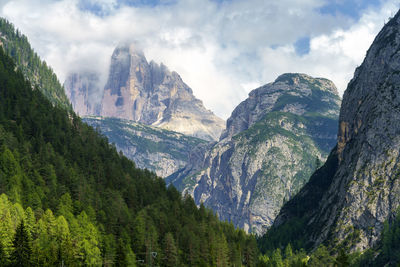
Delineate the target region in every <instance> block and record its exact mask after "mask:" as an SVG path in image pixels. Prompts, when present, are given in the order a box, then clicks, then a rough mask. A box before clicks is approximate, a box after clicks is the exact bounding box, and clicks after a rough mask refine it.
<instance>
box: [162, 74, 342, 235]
mask: <svg viewBox="0 0 400 267" xmlns="http://www.w3.org/2000/svg"><path fill="white" fill-rule="evenodd" d="M339 104H340V99H339V96H338V94H337V90H336V88H335V86H334V85H333V83H332V82H331V81H329V80H326V79H320V78H312V77H310V76H307V75H304V74H284V75H281V76H279V77H278V78H277V79H276V80H275V82H273V83H270V84H267V85H265V86H262V87H260V88H258V89H255V90H253V91H252V92H251V93H250V94H249V97H248V99H246V100H245V101H244V102H242V103H241V104H240V105H239V106H238V107H237V108H236V109H235V110H234V111H233V112H232V116H231V117H230V118H229V119H228V121H227V129H226V131H224V133H223V134H222V136H221V139H222V140H221V141H220V142H218V143H216V144H210V145H208V146H199V147H197V149H196V150H194V151H193V152H192V153H191V157H190V159H189V164H188V165H187V166H186V167H185V168H183V169H181V170H179V171H178V172H176V173H175V174H173V175H171V176H170V177H168V178H167V179H168V181H169V182H172V183H173V184H174V185H175V186H177V187H178V188H179V189H181V190H182V191H183V192H184V193H189V194H191V195H192V196H193V197H194V199H195V201H196V203H197V204H200V203H201V202H204V204H205V205H206V206H208V207H211V208H212V209H213V210H215V211H216V212H217V213H218V214H219V216H220V218H221V219H223V220H229V221H232V222H234V224H235V225H237V226H239V227H242V228H244V229H245V230H246V231H252V232H255V233H258V234H260V233H263V232H264V231H265V228H266V227H268V226H270V225H271V224H272V223H273V221H274V219H275V216H276V215H277V213H278V212H279V209H280V207H281V206H282V205H283V203H284V202H285V201H286V200H288V199H290V198H291V197H292V196H293V195H294V194H295V193H296V192H297V191H298V190H299V189H300V188H301V186H302V185H303V184H304V183H305V182H307V180H308V178H309V177H310V175H311V173H312V172H313V171H314V170H315V169H316V168H317V167H318V165H319V162H321V161H324V160H325V158H326V156H327V155H328V153H329V151H330V150H331V148H332V147H333V146H334V144H335V143H336V136H335V133H336V131H337V124H338V115H339Z"/></svg>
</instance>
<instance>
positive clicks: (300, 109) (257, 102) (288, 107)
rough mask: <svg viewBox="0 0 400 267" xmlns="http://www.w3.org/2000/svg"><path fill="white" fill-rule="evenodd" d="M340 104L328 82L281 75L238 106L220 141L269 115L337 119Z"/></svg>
mask: <svg viewBox="0 0 400 267" xmlns="http://www.w3.org/2000/svg"><path fill="white" fill-rule="evenodd" d="M339 103H340V98H339V95H338V91H337V89H336V86H335V85H334V84H333V82H331V81H330V80H328V79H323V78H313V77H311V76H308V75H306V74H300V73H286V74H282V75H280V76H279V77H278V78H277V79H276V80H275V81H274V82H273V83H269V84H266V85H264V86H261V87H259V88H257V89H254V90H253V91H251V92H250V93H249V97H248V99H246V100H245V101H243V102H242V103H240V104H239V105H238V106H237V107H236V108H235V109H234V111H233V112H232V115H231V117H230V118H228V120H227V124H226V130H225V131H224V132H223V133H222V135H221V138H220V140H222V139H225V138H227V139H229V138H231V137H232V136H234V135H235V134H237V133H239V132H242V131H244V130H246V129H248V128H249V127H251V126H252V125H253V124H254V123H255V122H257V121H258V120H260V119H261V118H262V117H263V116H265V115H266V114H267V113H268V112H271V111H282V112H290V113H293V114H297V115H302V114H304V113H306V112H318V113H322V114H325V115H326V116H330V117H337V116H338V110H337V106H338V105H339Z"/></svg>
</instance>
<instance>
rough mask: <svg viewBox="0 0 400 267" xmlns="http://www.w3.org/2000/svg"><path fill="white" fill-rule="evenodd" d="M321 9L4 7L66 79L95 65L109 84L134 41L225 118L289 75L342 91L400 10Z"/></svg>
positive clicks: (309, 1) (75, 1)
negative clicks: (306, 41) (305, 42)
mask: <svg viewBox="0 0 400 267" xmlns="http://www.w3.org/2000/svg"><path fill="white" fill-rule="evenodd" d="M324 2H325V0H301V1H300V0H282V1H264V0H247V1H240V0H232V1H223V2H222V3H219V4H218V3H217V2H216V1H211V0H203V1H196V0H178V1H176V2H172V3H169V4H167V5H160V6H155V7H151V6H137V7H127V6H123V7H120V8H118V7H117V2H116V0H86V3H88V4H89V5H94V4H97V6H98V7H100V9H101V11H102V13H103V15H104V16H96V15H94V14H92V13H90V12H88V11H82V10H81V9H79V6H81V4H82V2H80V1H79V0H59V1H51V0H14V1H9V2H7V3H5V1H2V0H0V8H1V14H2V15H3V16H5V17H6V18H8V19H9V20H10V21H11V22H13V23H14V24H15V25H16V26H17V27H18V28H20V30H21V31H22V32H23V33H25V34H26V35H27V36H28V38H29V40H30V41H31V43H32V46H33V47H34V48H35V50H36V51H38V53H39V54H40V55H41V56H42V57H43V58H44V59H45V60H46V61H48V63H49V64H50V65H51V66H52V67H53V68H54V70H55V71H56V73H57V74H58V76H59V78H60V80H61V81H63V80H64V79H65V77H66V74H67V73H68V72H70V71H74V70H78V71H79V70H88V69H91V68H97V69H99V70H101V71H102V72H103V73H104V74H103V79H106V77H107V66H108V63H109V59H110V56H111V54H112V50H113V48H114V47H115V46H116V45H117V44H118V43H119V42H121V41H133V40H135V41H136V42H138V45H139V46H141V47H142V48H143V50H144V52H145V54H146V56H147V58H148V59H149V60H151V59H154V60H155V61H157V62H164V63H165V64H166V65H167V66H168V67H169V68H170V69H171V70H175V71H177V72H178V73H179V74H181V76H182V78H183V80H184V81H185V82H186V83H187V84H188V85H189V86H190V87H192V89H193V91H194V93H195V95H196V96H197V97H198V98H200V99H202V100H203V102H204V103H205V105H206V107H208V108H210V109H212V110H213V111H214V112H216V113H217V114H218V115H220V116H222V117H224V118H226V117H227V116H229V115H230V113H231V111H232V110H233V108H234V107H235V106H236V105H237V104H238V103H239V102H240V101H242V100H244V99H245V98H246V96H247V93H248V92H249V90H250V89H252V87H251V86H256V85H262V84H265V83H268V82H271V81H273V80H274V79H275V78H276V77H277V76H278V75H280V74H282V73H284V72H303V73H308V74H310V75H313V76H319V77H327V78H330V79H332V80H333V81H334V82H335V83H336V84H337V85H338V87H339V89H340V90H341V92H343V90H344V88H345V85H346V83H347V82H348V80H349V79H350V78H351V76H352V74H353V72H354V68H355V67H356V65H359V64H360V63H361V61H362V58H363V56H364V55H365V51H366V49H367V48H368V46H369V45H370V43H371V42H372V39H373V37H374V36H375V35H376V34H377V32H378V31H379V29H380V28H381V27H382V26H383V22H384V20H385V19H386V18H387V17H388V16H390V15H393V12H395V11H396V10H397V8H398V6H397V5H396V4H395V2H396V1H394V0H390V1H387V3H386V4H384V5H383V6H382V8H380V9H379V10H367V11H366V12H365V13H364V15H363V16H362V17H361V19H360V20H359V21H354V20H353V19H351V18H348V17H338V16H332V15H326V14H325V15H323V14H320V13H319V12H318V11H317V10H318V8H319V7H321V6H322V5H323V4H324ZM288 7H290V8H288ZM105 14H106V15H105ZM304 36H310V37H311V47H310V53H309V54H307V55H303V56H299V55H297V54H296V53H295V49H294V47H293V43H294V42H295V41H296V40H298V39H299V38H302V37H304ZM271 47H276V48H275V49H273V48H271Z"/></svg>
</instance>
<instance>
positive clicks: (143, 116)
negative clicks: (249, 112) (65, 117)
mask: <svg viewBox="0 0 400 267" xmlns="http://www.w3.org/2000/svg"><path fill="white" fill-rule="evenodd" d="M100 115H102V116H105V117H117V118H122V119H127V120H132V121H136V122H140V123H144V124H147V125H153V126H158V127H161V128H164V129H168V130H174V131H178V132H181V133H184V134H187V135H192V136H195V137H199V138H202V139H205V140H217V139H218V138H219V136H220V134H221V131H222V129H223V128H224V122H223V120H222V119H220V118H218V117H217V116H215V115H214V114H213V113H212V112H211V111H209V110H207V109H205V108H204V106H203V103H202V102H201V101H200V100H198V99H197V98H195V97H194V95H193V92H192V90H191V89H190V88H189V87H188V86H187V85H186V84H185V83H184V82H183V81H182V79H181V77H180V76H179V75H178V74H177V73H176V72H170V71H169V70H168V68H167V67H166V66H165V65H163V64H161V65H158V64H157V63H155V62H153V61H152V62H150V63H148V62H147V60H146V58H145V56H144V54H143V53H142V52H141V51H140V50H137V49H136V48H135V47H134V46H133V45H129V46H127V45H123V46H119V47H117V48H116V49H115V51H114V53H113V55H112V58H111V67H110V73H109V78H108V81H107V84H106V85H105V87H104V94H103V99H102V104H101V110H100Z"/></svg>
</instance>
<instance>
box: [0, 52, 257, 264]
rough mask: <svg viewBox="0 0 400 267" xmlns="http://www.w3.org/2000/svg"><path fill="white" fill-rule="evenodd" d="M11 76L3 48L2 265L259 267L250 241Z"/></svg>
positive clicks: (0, 122) (253, 242) (0, 77)
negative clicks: (137, 165) (244, 266)
mask: <svg viewBox="0 0 400 267" xmlns="http://www.w3.org/2000/svg"><path fill="white" fill-rule="evenodd" d="M15 69H16V68H15V63H14V61H13V59H12V58H10V57H9V56H7V55H6V54H5V52H3V50H1V49H0V193H1V194H2V195H1V198H0V201H1V202H0V214H1V218H2V220H1V221H0V236H1V239H0V241H1V242H0V245H1V264H2V265H3V266H82V265H85V266H98V265H104V266H136V265H137V266H141V265H146V266H227V265H232V266H233V265H236V266H239V265H241V264H243V265H246V266H254V265H256V261H257V256H258V249H257V243H256V239H255V237H254V236H252V235H247V234H246V233H245V232H244V231H243V230H240V229H235V228H234V227H233V225H232V224H229V223H226V222H220V221H219V220H218V217H217V216H216V215H214V214H213V212H212V211H211V210H208V209H206V208H204V206H200V207H199V208H198V207H197V206H196V205H195V204H194V201H193V199H192V198H190V197H188V196H187V197H182V196H181V194H180V192H178V191H177V190H176V189H175V188H173V187H168V188H167V187H166V185H165V183H164V181H163V180H162V179H161V178H158V177H157V176H156V175H155V174H154V173H151V172H149V171H147V170H140V169H137V168H136V167H135V164H134V163H133V162H132V161H130V160H128V159H127V158H126V157H124V156H123V155H122V154H121V153H118V152H117V151H116V149H115V147H113V146H112V145H110V144H109V143H108V141H107V139H106V138H105V137H104V136H102V135H101V134H100V133H98V132H97V131H96V130H94V129H93V128H91V127H89V126H88V125H86V124H84V123H82V122H81V120H80V118H79V117H77V116H76V115H75V114H74V113H73V112H70V111H68V110H66V109H64V108H62V107H60V106H58V105H54V104H52V103H51V102H49V101H48V100H47V98H46V97H45V96H43V94H42V93H41V91H40V90H38V89H37V87H34V89H33V90H32V85H31V83H30V82H29V81H27V80H26V79H25V78H24V75H23V73H22V72H21V70H19V69H18V70H15ZM17 255H24V256H17ZM21 260H22V261H24V262H20V261H21Z"/></svg>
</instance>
